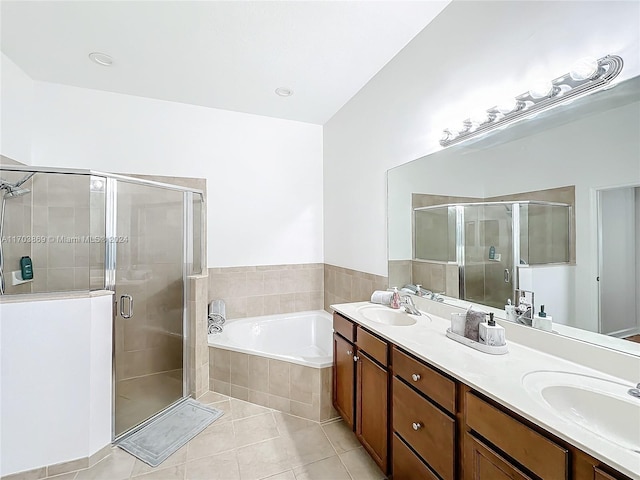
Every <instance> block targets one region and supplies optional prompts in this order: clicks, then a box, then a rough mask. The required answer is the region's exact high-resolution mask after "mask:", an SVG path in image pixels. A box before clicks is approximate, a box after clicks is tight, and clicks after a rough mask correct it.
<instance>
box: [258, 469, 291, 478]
mask: <svg viewBox="0 0 640 480" xmlns="http://www.w3.org/2000/svg"><path fill="white" fill-rule="evenodd" d="M261 480H296V476H295V475H294V474H293V470H287V471H286V472H282V473H277V474H275V475H271V476H269V477H264V478H262V479H261Z"/></svg>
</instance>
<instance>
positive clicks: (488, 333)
mask: <svg viewBox="0 0 640 480" xmlns="http://www.w3.org/2000/svg"><path fill="white" fill-rule="evenodd" d="M478 338H479V340H480V343H484V344H485V345H489V346H492V347H499V346H502V345H504V344H505V343H506V340H505V335H504V328H503V327H501V326H500V325H496V321H495V320H494V319H493V313H490V314H489V320H488V321H487V322H483V323H481V324H480V328H479V330H478Z"/></svg>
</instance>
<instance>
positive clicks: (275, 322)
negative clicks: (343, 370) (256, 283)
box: [209, 310, 333, 368]
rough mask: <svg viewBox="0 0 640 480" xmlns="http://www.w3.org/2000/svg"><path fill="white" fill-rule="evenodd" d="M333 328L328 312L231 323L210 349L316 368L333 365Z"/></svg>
mask: <svg viewBox="0 0 640 480" xmlns="http://www.w3.org/2000/svg"><path fill="white" fill-rule="evenodd" d="M332 338H333V325H332V321H331V315H330V314H329V313H327V312H325V311H324V310H314V311H310V312H295V313H282V314H279V315H265V316H261V317H250V318H238V319H234V320H227V322H226V323H225V325H224V329H223V331H222V333H212V334H209V346H211V347H215V348H222V349H225V350H232V351H234V352H240V353H247V354H250V355H260V356H262V357H267V358H273V359H276V360H284V361H286V362H291V363H296V364H298V365H304V366H307V367H314V368H325V367H329V366H331V365H332V363H333V340H332Z"/></svg>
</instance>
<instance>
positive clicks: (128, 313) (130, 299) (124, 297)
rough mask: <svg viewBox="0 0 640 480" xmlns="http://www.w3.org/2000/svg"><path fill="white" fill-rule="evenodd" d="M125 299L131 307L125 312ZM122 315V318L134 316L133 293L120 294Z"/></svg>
mask: <svg viewBox="0 0 640 480" xmlns="http://www.w3.org/2000/svg"><path fill="white" fill-rule="evenodd" d="M125 300H127V303H128V304H129V308H128V309H127V311H126V312H125V310H124V304H125ZM120 316H121V317H122V318H131V317H133V297H132V296H131V295H121V296H120Z"/></svg>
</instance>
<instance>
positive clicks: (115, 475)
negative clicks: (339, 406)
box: [48, 392, 385, 480]
mask: <svg viewBox="0 0 640 480" xmlns="http://www.w3.org/2000/svg"><path fill="white" fill-rule="evenodd" d="M198 400H199V401H200V402H202V403H204V404H208V405H211V406H212V407H214V408H218V409H221V410H223V411H224V412H225V413H224V415H223V416H222V417H221V418H220V419H218V420H216V421H215V422H214V423H212V424H211V425H210V426H209V427H208V428H206V429H205V430H203V431H202V432H200V434H198V435H197V436H196V437H195V438H193V440H191V441H190V442H189V443H187V444H186V445H185V446H184V447H182V448H181V449H180V450H178V451H177V452H176V453H174V454H173V455H172V456H171V457H169V458H168V459H167V460H165V461H164V462H163V463H162V464H161V465H160V466H158V467H157V468H151V467H149V466H148V465H147V464H145V463H143V462H141V461H140V460H138V459H137V458H135V457H133V456H131V455H129V454H128V453H127V452H125V451H124V450H121V449H119V448H114V449H113V451H112V453H111V455H109V456H108V457H106V458H105V459H103V460H101V461H100V462H98V463H97V464H95V465H94V466H93V467H91V468H87V469H84V470H79V471H77V472H72V473H66V474H63V475H58V476H55V477H48V479H51V480H53V479H55V480H125V479H130V478H131V479H136V480H259V479H265V480H267V479H268V480H343V479H344V480H381V479H384V478H385V476H384V475H383V473H382V472H381V471H380V470H379V469H378V467H377V465H376V464H375V463H374V462H373V460H371V458H370V457H369V455H368V454H367V453H366V452H365V451H364V449H363V448H362V447H361V446H360V443H358V441H357V439H356V438H355V435H354V434H353V432H351V430H350V429H349V428H348V427H346V425H345V424H344V423H343V422H342V421H340V420H337V421H332V422H327V423H322V424H321V423H318V422H313V421H311V420H306V419H303V418H300V417H294V416H292V415H288V414H286V413H282V412H279V411H277V410H272V409H269V408H265V407H261V406H259V405H255V404H252V403H248V402H243V401H242V400H237V399H235V398H230V397H227V396H225V395H221V394H219V393H214V392H207V393H205V394H204V395H203V396H202V397H200V398H199V399H198Z"/></svg>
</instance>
